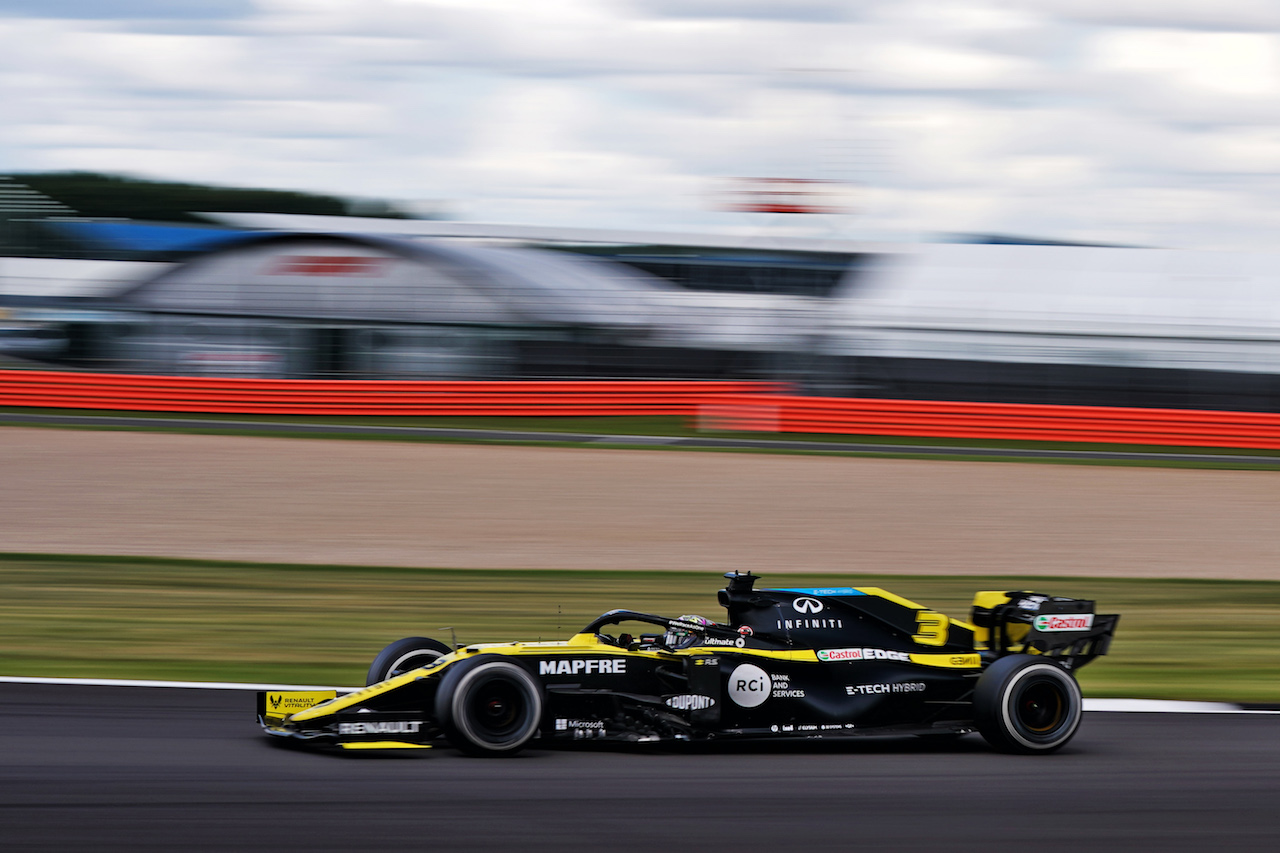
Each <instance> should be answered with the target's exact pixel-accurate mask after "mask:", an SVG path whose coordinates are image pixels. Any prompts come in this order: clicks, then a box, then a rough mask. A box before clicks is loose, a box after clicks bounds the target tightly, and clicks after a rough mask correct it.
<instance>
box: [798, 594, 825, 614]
mask: <svg viewBox="0 0 1280 853" xmlns="http://www.w3.org/2000/svg"><path fill="white" fill-rule="evenodd" d="M791 606H792V607H793V608H795V611H796V612H797V613H821V612H822V602H821V601H819V600H818V599H816V598H808V597H807V596H806V597H801V598H797V599H796V600H795V601H793V602H791Z"/></svg>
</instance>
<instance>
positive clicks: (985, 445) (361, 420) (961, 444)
mask: <svg viewBox="0 0 1280 853" xmlns="http://www.w3.org/2000/svg"><path fill="white" fill-rule="evenodd" d="M7 413H12V414H40V415H65V416H73V415H84V416H93V417H121V418H123V417H127V418H137V419H144V420H146V419H151V420H166V421H173V420H190V421H193V422H196V421H204V422H206V423H205V424H202V425H195V424H194V423H193V425H192V426H191V427H185V426H173V425H170V424H165V425H163V426H156V427H145V426H132V425H131V426H72V425H67V426H61V425H43V424H30V425H27V426H46V427H50V428H56V429H87V430H120V431H148V432H167V433H181V434H201V435H254V436H263V437H270V438H313V439H314V438H324V439H343V440H350V441H422V442H434V443H482V444H520V445H528V444H532V445H538V446H552V447H576V446H581V445H580V443H579V442H577V441H575V440H573V439H572V438H566V440H564V441H557V440H555V439H523V440H517V441H509V440H503V439H486V438H480V437H477V438H475V439H471V438H465V437H462V438H456V437H448V438H445V437H437V436H386V435H371V434H369V435H365V434H352V435H340V434H332V435H327V434H317V433H309V432H303V431H299V432H291V431H287V430H283V431H282V430H279V429H272V430H266V429H263V430H255V429H253V428H252V427H245V426H243V424H253V423H262V424H267V423H270V424H286V425H289V424H293V425H298V426H314V425H325V424H337V425H355V426H379V427H420V428H439V429H458V430H513V431H520V432H541V433H548V434H555V433H566V434H567V433H579V434H586V435H612V436H650V437H673V438H727V439H743V438H745V439H759V440H768V441H782V442H788V443H789V444H790V445H791V446H790V447H789V448H767V449H765V448H693V447H671V446H667V445H651V444H647V443H644V442H637V443H635V444H634V445H627V444H626V443H625V442H616V443H613V444H611V447H619V448H621V447H634V448H635V449H642V450H665V451H671V450H682V451H692V452H729V453H777V454H788V453H803V454H806V455H824V456H826V455H844V452H843V451H839V450H830V449H828V448H825V447H824V448H823V449H820V450H815V449H814V448H813V445H814V444H818V443H821V444H825V445H832V444H847V445H863V447H859V448H858V449H856V450H851V451H850V452H852V453H857V454H859V455H869V456H885V457H892V458H898V459H931V460H938V461H946V460H970V459H980V460H983V461H989V462H1021V463H1038V464H1046V463H1047V464H1058V465H1108V466H1114V465H1122V466H1135V467H1162V468H1211V469H1228V470H1267V471H1273V470H1275V466H1274V465H1271V464H1268V463H1258V462H1248V461H1244V462H1242V461H1239V460H1238V457H1240V456H1268V457H1280V450H1265V449H1248V448H1222V447H1195V446H1178V447H1173V446H1164V445H1138V444H1097V443H1084V442H1064V441H1002V440H996V439H965V438H936V437H929V436H884V435H839V434H829V433H757V432H713V431H703V430H698V429H696V428H694V426H692V425H690V424H689V423H688V419H686V418H683V417H679V416H674V415H670V416H667V415H647V416H638V415H637V416H613V417H394V416H379V417H372V416H365V417H359V416H351V417H343V416H304V415H240V414H193V413H186V412H130V411H116V410H98V409H94V410H80V409H49V408H30V407H15V406H0V425H3V424H4V423H5V418H4V415H5V414H7ZM216 421H233V422H237V426H235V427H230V426H228V427H226V428H219V427H218V426H216V425H210V424H209V423H207V422H216ZM591 446H597V445H591ZM866 446H872V447H874V448H875V449H872V450H868V449H865V448H866ZM919 447H930V448H937V447H953V448H955V449H956V452H955V453H954V454H950V453H947V454H940V453H936V452H931V453H928V454H921V453H918V452H913V451H915V450H916V448H919ZM974 448H977V449H1017V450H1024V451H1025V450H1032V451H1034V450H1054V451H1061V450H1067V451H1086V452H1088V451H1093V452H1098V451H1103V452H1111V453H1141V454H1144V455H1145V456H1146V458H1144V459H1090V458H1087V457H1082V458H1079V459H1063V458H1060V457H1047V456H1046V457H1032V456H1023V457H993V456H983V455H981V454H973V453H966V452H965V449H974ZM1171 454H1195V455H1198V456H1212V457H1220V458H1218V459H1209V460H1203V461H1202V460H1196V461H1188V460H1180V459H1168V458H1165V457H1167V456H1169V455H1171Z"/></svg>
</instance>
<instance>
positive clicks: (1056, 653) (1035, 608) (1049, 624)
mask: <svg viewBox="0 0 1280 853" xmlns="http://www.w3.org/2000/svg"><path fill="white" fill-rule="evenodd" d="M1096 610H1097V608H1096V602H1093V601H1086V600H1084V599H1079V598H1059V597H1057V596H1052V595H1042V594H1040V593H1034V592H1019V591H1014V592H979V593H978V594H977V595H975V596H974V598H973V612H972V617H971V619H970V621H971V622H972V623H973V625H974V626H975V627H976V628H977V630H976V631H975V633H974V639H975V641H976V642H977V643H979V644H985V645H986V647H987V649H988V650H989V651H992V652H994V653H995V654H996V655H997V656H1003V655H1007V654H1018V653H1021V654H1041V655H1045V656H1046V657H1050V658H1053V659H1054V660H1056V661H1057V662H1058V663H1060V664H1062V665H1063V666H1064V667H1066V668H1067V669H1078V668H1079V667H1082V666H1084V665H1085V664H1086V663H1088V662H1089V661H1091V660H1093V659H1094V658H1096V657H1098V656H1099V655H1105V654H1106V653H1107V650H1108V649H1110V648H1111V637H1112V635H1113V634H1114V633H1115V630H1116V625H1117V624H1118V623H1119V622H1120V617H1119V616H1118V615H1117V614H1114V613H1111V614H1101V613H1097V612H1095V611H1096Z"/></svg>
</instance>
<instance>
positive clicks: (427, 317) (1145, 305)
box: [0, 179, 1280, 410]
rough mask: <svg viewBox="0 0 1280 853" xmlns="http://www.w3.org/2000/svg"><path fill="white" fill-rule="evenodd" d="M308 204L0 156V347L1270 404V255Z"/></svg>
mask: <svg viewBox="0 0 1280 853" xmlns="http://www.w3.org/2000/svg"><path fill="white" fill-rule="evenodd" d="M288 195H289V196H290V197H291V199H292V202H297V199H296V198H292V197H293V196H294V195H296V194H288ZM248 199H249V197H247V196H241V197H232V198H230V199H226V200H223V201H224V202H225V203H223V204H221V206H222V207H228V206H231V207H234V206H236V205H239V204H241V203H243V202H245V201H247V200H248ZM202 201H213V199H212V198H207V197H198V198H194V199H193V198H190V197H183V198H182V199H181V202H182V203H184V204H187V205H190V204H197V203H199V202H202ZM326 205H327V202H326V203H323V204H320V203H318V204H317V205H314V206H313V207H312V208H308V207H307V206H306V205H295V209H294V210H286V211H285V212H280V211H279V210H278V209H276V208H277V205H275V204H274V203H273V202H271V201H270V200H266V201H263V202H262V203H261V204H259V205H258V207H259V208H260V209H258V210H222V211H221V212H216V213H210V212H207V211H206V212H203V214H202V215H200V216H195V215H191V216H190V219H189V221H185V222H179V221H167V222H159V221H150V222H142V221H137V220H133V219H107V218H103V217H101V216H85V215H83V213H82V211H80V210H78V209H76V208H73V207H72V206H70V205H69V204H68V203H66V202H64V201H62V200H61V199H57V200H55V199H54V198H52V197H51V196H49V195H48V194H45V193H42V192H40V191H38V190H36V189H34V188H32V187H31V186H27V185H26V184H24V183H22V182H19V181H17V180H13V179H9V180H6V181H3V182H0V239H2V240H3V245H4V251H3V256H0V310H2V311H3V317H2V318H0V353H3V354H5V355H7V356H9V357H10V358H16V359H21V360H25V361H26V362H29V363H33V364H42V365H50V366H65V367H74V368H77V369H94V370H112V371H128V372H138V373H172V374H196V375H233V376H263V377H326V378H333V377H339V378H341V377H350V378H386V379H405V378H423V379H431V378H438V379H457V378H468V379H473V378H475V379H478V378H494V379H497V378H549V377H556V378H568V377H592V378H599V377H623V378H627V377H634V378H663V377H680V378H717V379H718V378H760V379H774V380H778V379H781V380H785V381H788V382H791V383H793V384H794V385H795V387H796V388H797V389H799V390H800V391H802V392H807V393H822V394H840V395H857V396H868V397H905V398H911V397H919V398H934V399H957V400H992V401H1012V402H1045V403H1054V402H1056V403H1085V404H1103V405H1135V406H1169V407H1197V408H1224V409H1245V410H1275V409H1277V408H1278V407H1280V299H1278V298H1277V293H1278V292H1280V288H1278V287H1277V285H1278V284H1280V257H1277V256H1272V255H1267V254H1234V253H1225V252H1222V253H1213V252H1190V251H1173V250H1157V249H1141V248H1117V247H1098V246H1077V245H1061V244H1028V243H1026V242H1023V241H1009V240H994V239H990V238H988V239H985V240H977V241H975V242H952V243H945V242H940V243H925V244H871V243H865V242H859V241H854V240H840V239H825V240H820V239H811V238H803V239H802V238H785V237H777V236H763V235H762V236H759V237H737V238H735V237H725V236H716V237H709V236H702V237H699V236H694V235H675V234H661V233H646V232H621V231H596V230H591V229H553V228H538V227H517V226H501V225H486V224H478V223H460V222H445V221H433V220H422V219H407V218H403V217H400V216H396V215H394V211H388V212H389V213H391V214H393V215H388V216H381V217H368V216H361V217H352V216H342V215H334V214H332V213H330V212H328V208H327V207H326ZM315 208H318V209H319V210H320V212H315ZM152 209H153V211H154V210H155V209H156V208H154V207H153V208H152ZM174 218H176V217H170V219H171V220H172V219H174Z"/></svg>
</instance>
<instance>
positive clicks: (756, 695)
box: [729, 663, 773, 708]
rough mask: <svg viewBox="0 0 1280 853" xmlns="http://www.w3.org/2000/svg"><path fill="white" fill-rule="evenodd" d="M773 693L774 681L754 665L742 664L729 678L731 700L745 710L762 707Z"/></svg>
mask: <svg viewBox="0 0 1280 853" xmlns="http://www.w3.org/2000/svg"><path fill="white" fill-rule="evenodd" d="M772 692H773V679H771V678H769V673H767V672H765V671H764V670H763V669H761V668H760V667H758V666H756V665H754V664H750V663H744V664H740V665H739V666H738V668H737V669H735V670H734V671H733V673H732V674H731V675H730V676H729V698H730V699H732V700H733V703H734V704H735V705H740V706H741V707H743V708H754V707H756V706H757V705H760V704H761V703H763V702H764V700H766V699H768V698H769V695H770V694H771V693H772Z"/></svg>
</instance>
